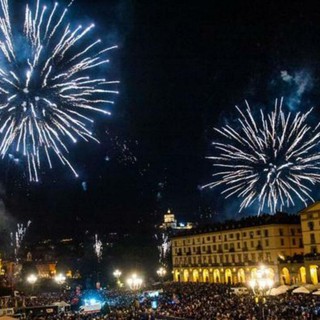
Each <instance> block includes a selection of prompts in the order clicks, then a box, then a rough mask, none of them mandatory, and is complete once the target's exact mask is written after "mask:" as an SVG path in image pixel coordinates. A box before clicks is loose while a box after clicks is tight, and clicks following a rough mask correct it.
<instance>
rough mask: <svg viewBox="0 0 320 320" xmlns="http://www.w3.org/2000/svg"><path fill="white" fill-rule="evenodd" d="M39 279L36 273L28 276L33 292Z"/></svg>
mask: <svg viewBox="0 0 320 320" xmlns="http://www.w3.org/2000/svg"><path fill="white" fill-rule="evenodd" d="M37 280H38V277H37V276H36V275H35V274H30V275H29V276H28V277H27V282H28V283H30V285H31V291H32V292H33V289H34V284H35V283H36V282H37Z"/></svg>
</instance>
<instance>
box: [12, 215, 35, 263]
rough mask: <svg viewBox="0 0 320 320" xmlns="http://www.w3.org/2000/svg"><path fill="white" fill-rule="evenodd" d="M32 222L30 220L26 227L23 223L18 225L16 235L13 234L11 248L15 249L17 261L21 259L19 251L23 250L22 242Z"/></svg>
mask: <svg viewBox="0 0 320 320" xmlns="http://www.w3.org/2000/svg"><path fill="white" fill-rule="evenodd" d="M30 224H31V221H30V220H29V221H28V223H27V225H26V226H25V225H24V224H23V223H18V224H17V230H16V232H15V233H13V232H11V234H10V237H11V246H13V248H14V256H15V258H16V261H18V259H19V256H18V254H19V250H20V248H21V244H22V241H23V240H24V238H25V236H26V233H27V230H28V228H29V227H30Z"/></svg>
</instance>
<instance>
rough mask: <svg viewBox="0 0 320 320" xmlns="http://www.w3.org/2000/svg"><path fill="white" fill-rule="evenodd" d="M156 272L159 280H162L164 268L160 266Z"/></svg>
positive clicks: (165, 271) (164, 273) (164, 272)
mask: <svg viewBox="0 0 320 320" xmlns="http://www.w3.org/2000/svg"><path fill="white" fill-rule="evenodd" d="M157 274H158V276H159V277H160V279H161V282H162V281H163V278H164V276H165V275H166V274H167V270H166V269H165V268H163V267H160V268H159V269H158V270H157Z"/></svg>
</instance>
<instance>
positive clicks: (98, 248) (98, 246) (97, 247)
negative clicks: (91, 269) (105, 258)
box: [93, 234, 103, 262]
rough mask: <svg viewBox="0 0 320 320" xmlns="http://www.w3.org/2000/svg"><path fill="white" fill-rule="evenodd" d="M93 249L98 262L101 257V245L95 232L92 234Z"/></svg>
mask: <svg viewBox="0 0 320 320" xmlns="http://www.w3.org/2000/svg"><path fill="white" fill-rule="evenodd" d="M93 249H94V253H95V255H96V256H97V259H98V262H100V260H101V259H102V251H103V245H102V242H101V240H100V239H99V238H98V235H97V234H96V235H95V236H94V245H93Z"/></svg>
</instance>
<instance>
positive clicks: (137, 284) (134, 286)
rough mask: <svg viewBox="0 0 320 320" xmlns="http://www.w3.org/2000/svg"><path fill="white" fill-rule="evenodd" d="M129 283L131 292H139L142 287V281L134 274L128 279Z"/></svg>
mask: <svg viewBox="0 0 320 320" xmlns="http://www.w3.org/2000/svg"><path fill="white" fill-rule="evenodd" d="M127 283H128V285H129V287H130V289H131V290H139V289H140V288H141V285H142V279H141V278H139V277H138V276H137V275H136V274H135V273H134V274H133V275H132V276H131V277H130V278H128V280H127Z"/></svg>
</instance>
